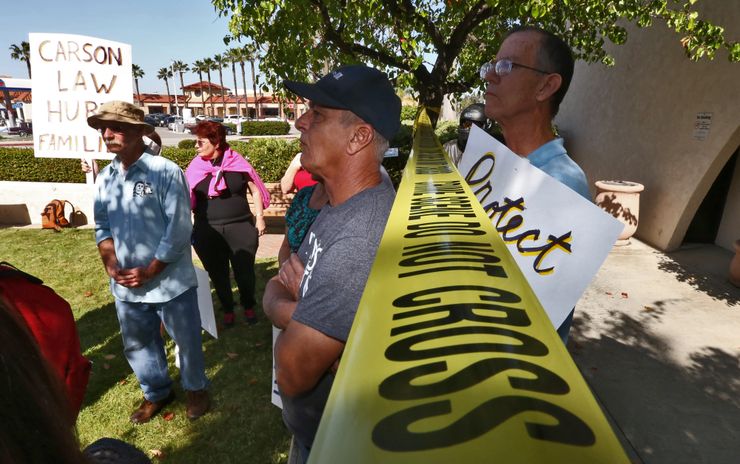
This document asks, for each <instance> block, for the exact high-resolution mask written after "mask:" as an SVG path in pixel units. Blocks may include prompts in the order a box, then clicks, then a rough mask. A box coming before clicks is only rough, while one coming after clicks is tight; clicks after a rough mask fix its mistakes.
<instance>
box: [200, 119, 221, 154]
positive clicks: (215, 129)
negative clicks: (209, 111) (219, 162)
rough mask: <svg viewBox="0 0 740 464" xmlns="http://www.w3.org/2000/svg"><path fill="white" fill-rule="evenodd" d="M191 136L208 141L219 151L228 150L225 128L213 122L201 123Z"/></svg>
mask: <svg viewBox="0 0 740 464" xmlns="http://www.w3.org/2000/svg"><path fill="white" fill-rule="evenodd" d="M193 134H195V136H196V137H200V138H202V139H208V141H209V142H211V143H212V144H213V146H214V147H216V149H217V150H219V151H224V150H226V149H227V148H229V143H228V142H227V141H226V128H225V127H224V126H223V125H222V124H219V123H217V122H215V121H201V122H199V123H198V125H197V126H195V129H194V130H193Z"/></svg>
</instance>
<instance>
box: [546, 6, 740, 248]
mask: <svg viewBox="0 0 740 464" xmlns="http://www.w3.org/2000/svg"><path fill="white" fill-rule="evenodd" d="M703 14H704V15H705V17H706V18H707V19H710V20H711V21H714V22H715V23H717V24H720V25H722V26H724V27H725V28H726V33H727V35H728V38H729V39H731V40H740V27H739V26H738V25H740V2H736V1H724V0H711V1H710V2H709V3H708V4H707V5H705V7H704V12H703ZM628 30H629V34H630V35H629V39H628V42H627V44H625V45H623V46H609V47H608V50H609V51H610V53H611V54H612V55H613V56H614V58H615V60H616V63H617V64H616V65H615V66H614V67H612V68H607V67H606V66H603V65H601V64H592V65H587V64H585V63H583V62H579V63H578V64H577V66H576V73H575V76H574V79H573V82H572V84H571V88H570V91H569V92H568V95H567V97H566V99H565V101H564V102H563V105H562V107H561V111H560V114H559V115H558V117H557V118H556V121H555V122H556V124H557V125H558V127H559V128H560V130H561V132H562V134H563V135H564V137H565V138H566V146H567V148H568V150H569V151H570V152H571V154H572V156H573V158H574V159H575V160H576V161H577V162H578V163H579V164H580V165H581V166H582V167H583V169H584V171H585V172H586V175H587V176H588V178H589V181H590V182H591V184H592V187H591V188H592V191H593V182H594V181H596V180H600V179H622V180H630V181H635V182H640V183H642V184H644V185H645V191H644V192H643V193H642V197H641V205H640V223H639V227H638V230H637V234H636V235H637V236H638V237H639V238H641V239H642V240H644V241H646V242H648V243H650V244H652V245H654V246H656V247H657V248H659V249H663V250H671V249H675V248H676V247H678V246H679V245H680V244H681V241H682V239H683V236H684V234H685V232H686V229H687V227H688V225H689V223H690V222H691V219H692V218H693V216H694V214H695V212H696V209H697V208H698V207H699V205H700V203H701V201H702V200H703V198H704V196H705V194H706V192H707V191H708V190H709V187H710V186H711V184H712V182H714V180H715V179H716V177H717V174H718V173H719V172H720V170H721V169H722V167H723V166H724V165H725V163H726V162H727V160H728V159H729V158H730V156H731V155H732V154H733V152H734V151H735V150H736V149H737V147H738V145H740V64H738V63H730V62H729V61H728V60H727V54H726V53H724V52H721V53H719V54H718V57H717V58H715V60H714V61H707V60H704V61H701V62H692V61H690V60H689V59H687V58H686V56H685V54H684V52H683V49H682V48H681V46H680V43H679V39H680V36H678V35H677V34H675V33H673V32H670V31H669V30H668V29H667V28H666V27H665V26H664V25H663V24H660V23H657V24H655V25H654V26H653V27H651V28H648V29H637V28H635V27H629V28H628ZM702 112H710V113H712V120H711V126H710V130H709V132H708V134H707V136H706V138H705V139H704V140H698V139H697V138H696V137H695V135H696V134H695V123H696V121H697V114H698V113H702ZM734 192H735V195H736V194H737V190H734ZM733 201H736V198H735V199H728V203H732V202H733ZM735 204H737V202H735ZM728 215H730V216H733V217H734V219H733V218H732V217H727V216H728ZM725 216H726V217H725V218H723V221H728V222H727V223H728V224H737V223H738V222H740V218H738V216H740V208H736V209H735V210H734V211H730V210H729V208H726V209H725ZM737 232H740V231H737ZM723 246H724V245H723Z"/></svg>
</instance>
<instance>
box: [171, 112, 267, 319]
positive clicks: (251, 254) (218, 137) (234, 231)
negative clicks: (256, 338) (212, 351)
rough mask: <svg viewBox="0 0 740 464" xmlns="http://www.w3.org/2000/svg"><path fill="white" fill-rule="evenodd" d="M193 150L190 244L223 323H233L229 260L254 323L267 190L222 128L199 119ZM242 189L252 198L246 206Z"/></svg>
mask: <svg viewBox="0 0 740 464" xmlns="http://www.w3.org/2000/svg"><path fill="white" fill-rule="evenodd" d="M194 133H195V135H196V136H197V137H198V139H197V142H196V145H197V150H198V154H197V155H196V156H195V158H193V160H192V161H191V162H190V164H189V165H188V168H187V169H186V170H185V177H187V179H188V184H189V185H190V201H191V206H192V208H193V213H194V217H195V221H194V222H195V223H194V225H193V240H192V241H193V248H195V252H196V253H198V257H199V258H200V260H201V261H202V262H203V266H204V267H205V268H206V271H208V276H209V277H210V278H211V281H212V282H213V286H214V287H215V288H216V295H217V296H218V299H219V301H220V302H221V308H222V309H223V312H224V325H225V326H226V327H230V326H232V325H234V322H235V316H234V295H233V294H232V292H231V277H230V276H229V264H231V269H232V270H233V271H234V280H236V285H237V288H239V297H240V299H241V304H242V308H243V309H244V317H245V319H246V321H247V323H249V324H255V323H257V316H256V314H255V312H254V305H255V304H256V303H257V301H256V299H255V295H254V286H255V282H256V276H255V273H254V259H255V256H256V254H257V247H258V245H259V237H260V236H262V235H263V234H264V233H265V228H266V226H265V214H264V212H263V211H264V209H266V208H267V207H268V206H270V193H269V192H268V191H267V188H266V187H265V185H264V184H263V183H262V180H261V179H260V177H259V175H258V174H257V172H256V171H255V170H254V168H253V167H252V165H251V164H249V162H248V161H247V160H246V159H244V157H243V156H242V155H240V154H239V153H237V152H236V151H234V150H232V149H231V147H230V146H229V144H228V142H226V129H225V128H224V126H222V125H221V124H219V123H217V122H213V121H203V122H200V123H198V125H197V126H196V127H195V130H194ZM247 190H249V192H250V194H251V195H252V198H253V199H254V210H255V211H254V214H253V213H252V211H251V210H250V209H249V202H248V201H247Z"/></svg>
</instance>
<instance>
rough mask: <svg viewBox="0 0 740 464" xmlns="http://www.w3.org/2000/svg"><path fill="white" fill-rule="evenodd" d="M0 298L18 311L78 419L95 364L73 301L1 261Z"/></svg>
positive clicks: (71, 413)
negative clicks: (85, 349)
mask: <svg viewBox="0 0 740 464" xmlns="http://www.w3.org/2000/svg"><path fill="white" fill-rule="evenodd" d="M0 299H2V300H4V301H5V303H6V305H7V306H8V308H10V309H11V310H15V311H17V312H18V314H19V315H20V316H21V318H22V320H23V321H24V322H25V323H26V326H27V327H28V329H29V330H30V332H31V334H32V335H33V337H34V339H35V340H36V343H38V346H39V349H40V350H41V353H42V354H43V355H44V357H45V358H46V360H47V362H48V363H49V365H50V366H51V368H52V369H53V370H54V372H55V373H56V374H57V376H58V377H59V379H60V380H61V381H62V382H63V384H64V386H65V392H66V397H67V400H68V405H69V411H70V415H71V416H70V417H71V418H72V420H73V422H74V419H76V418H77V414H78V413H79V412H80V408H81V407H82V400H83V398H84V397H85V389H86V387H87V382H88V380H89V378H90V368H91V366H92V364H91V363H90V361H88V360H87V359H85V357H84V356H82V352H81V349H80V338H79V336H78V335H77V325H76V324H75V320H74V315H73V314H72V308H71V307H70V306H69V303H67V301H66V300H65V299H64V298H62V297H61V296H59V295H58V294H57V293H56V292H55V291H54V290H53V289H51V288H50V287H47V286H46V285H44V283H43V281H41V279H39V278H37V277H34V276H32V275H30V274H27V273H25V272H23V271H21V270H20V269H17V268H16V267H14V266H12V265H11V264H9V263H6V262H1V263H0Z"/></svg>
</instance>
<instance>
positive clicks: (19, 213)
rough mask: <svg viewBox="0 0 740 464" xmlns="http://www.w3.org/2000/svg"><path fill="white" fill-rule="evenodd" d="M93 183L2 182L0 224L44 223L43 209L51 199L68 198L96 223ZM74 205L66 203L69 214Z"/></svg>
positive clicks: (0, 185)
mask: <svg viewBox="0 0 740 464" xmlns="http://www.w3.org/2000/svg"><path fill="white" fill-rule="evenodd" d="M94 188H95V186H94V185H92V184H66V183H51V182H8V181H1V182H0V224H4V225H28V224H39V225H40V224H41V213H42V212H43V211H44V207H45V206H46V204H47V203H49V202H50V201H51V200H54V199H57V200H67V201H69V202H71V203H72V204H73V205H74V206H75V207H76V208H77V209H78V210H80V211H82V212H83V213H84V214H85V216H86V218H87V222H88V224H90V225H91V224H92V223H93V197H94V194H95V191H94ZM71 211H72V209H71V208H70V207H69V206H67V208H66V216H67V219H69V215H70V213H71Z"/></svg>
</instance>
